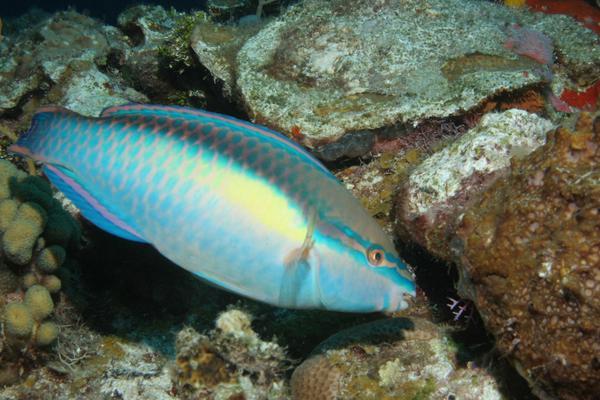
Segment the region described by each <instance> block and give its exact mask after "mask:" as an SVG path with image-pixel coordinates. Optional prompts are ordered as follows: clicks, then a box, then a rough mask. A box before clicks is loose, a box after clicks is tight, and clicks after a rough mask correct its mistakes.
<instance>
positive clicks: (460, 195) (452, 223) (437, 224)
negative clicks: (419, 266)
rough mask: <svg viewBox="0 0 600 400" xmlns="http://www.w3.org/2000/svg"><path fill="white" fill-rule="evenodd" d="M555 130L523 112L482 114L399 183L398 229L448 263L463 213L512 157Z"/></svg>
mask: <svg viewBox="0 0 600 400" xmlns="http://www.w3.org/2000/svg"><path fill="white" fill-rule="evenodd" d="M553 127H554V125H553V124H552V123H551V122H550V121H548V120H546V119H544V118H541V117H539V116H537V115H535V114H531V113H528V112H526V111H523V110H517V109H512V110H507V111H504V112H502V113H489V114H486V115H485V116H484V117H483V118H482V119H481V120H480V122H479V124H478V125H477V126H475V127H474V128H473V129H471V130H469V131H468V132H467V133H465V134H464V135H463V136H461V137H460V138H458V139H456V140H455V141H454V142H453V143H451V144H449V145H448V146H446V147H445V148H444V149H442V150H440V151H438V152H436V153H434V154H433V155H431V156H430V157H428V158H427V159H425V160H424V161H423V162H422V163H421V164H419V165H418V166H417V167H416V168H415V169H414V170H412V171H411V173H410V175H409V176H408V178H407V179H406V180H405V181H404V182H403V184H402V187H401V189H400V191H399V193H398V195H397V208H396V211H397V212H396V228H397V233H398V234H399V236H400V237H402V238H403V239H405V240H409V241H414V242H416V243H418V244H420V245H421V246H423V247H425V248H426V249H427V250H428V251H430V252H431V253H432V254H434V255H436V256H438V257H441V258H443V259H446V260H449V259H451V258H452V254H451V250H450V242H451V240H452V237H453V235H454V232H455V228H456V224H457V223H458V222H460V218H461V217H462V214H463V213H464V211H465V210H466V209H467V208H468V207H469V205H470V204H472V203H473V202H474V201H476V200H477V198H478V196H479V195H480V194H481V193H482V192H483V191H484V190H485V189H486V188H487V187H489V186H490V185H491V184H492V183H493V182H494V181H495V180H496V179H498V178H501V177H502V176H503V175H506V173H507V168H508V167H509V165H510V160H511V158H512V157H517V158H518V157H524V156H526V155H527V154H529V153H530V152H532V151H533V150H535V149H536V148H538V147H539V146H541V145H542V144H544V141H545V138H546V135H545V134H546V132H547V131H549V130H550V129H552V128H553Z"/></svg>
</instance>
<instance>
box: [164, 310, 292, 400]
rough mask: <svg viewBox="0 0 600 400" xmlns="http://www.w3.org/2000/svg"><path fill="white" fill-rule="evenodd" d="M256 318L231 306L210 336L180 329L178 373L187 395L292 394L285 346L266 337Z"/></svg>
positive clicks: (181, 390) (177, 383)
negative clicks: (286, 379)
mask: <svg viewBox="0 0 600 400" xmlns="http://www.w3.org/2000/svg"><path fill="white" fill-rule="evenodd" d="M251 321H252V319H251V316H250V315H249V314H248V313H247V312H245V311H243V310H240V309H230V310H228V311H225V312H223V313H221V314H220V315H219V317H218V318H217V320H216V323H215V325H216V329H214V330H212V331H211V332H209V333H208V334H207V335H203V334H200V333H198V332H196V331H195V330H194V329H192V328H184V329H183V330H181V331H180V332H179V334H178V335H177V342H176V350H177V358H176V362H175V367H174V370H173V372H174V382H175V387H176V388H177V391H178V393H180V394H181V396H182V398H184V399H196V398H287V396H286V395H287V393H285V392H286V389H285V385H284V373H285V371H286V370H287V369H289V364H290V362H289V360H288V359H287V355H286V352H285V349H284V348H283V347H281V346H280V345H278V344H277V343H275V342H270V341H265V340H262V339H260V338H259V337H258V335H257V334H256V332H254V330H253V329H252V326H251ZM235 396H237V397H235Z"/></svg>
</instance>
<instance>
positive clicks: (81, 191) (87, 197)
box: [45, 164, 144, 241]
mask: <svg viewBox="0 0 600 400" xmlns="http://www.w3.org/2000/svg"><path fill="white" fill-rule="evenodd" d="M45 167H46V168H48V169H49V170H50V171H52V173H54V174H56V175H57V176H58V177H59V178H60V179H62V180H63V181H64V182H65V183H66V184H67V185H69V186H70V187H71V188H72V189H73V190H74V191H75V192H76V193H77V194H79V195H80V196H81V197H82V198H83V199H84V200H85V201H86V202H87V203H88V204H89V205H90V206H92V208H93V209H94V210H96V211H97V212H98V213H99V214H100V215H102V217H104V218H105V219H107V220H108V221H110V222H111V223H112V224H114V225H115V226H117V227H119V228H120V229H122V230H124V231H126V232H127V233H129V234H131V235H133V236H135V237H137V238H138V239H140V240H141V241H143V240H144V239H143V238H142V237H141V236H140V234H139V233H137V232H136V231H135V230H134V229H133V228H131V227H130V226H129V225H127V224H126V223H125V222H123V221H122V220H121V219H120V218H118V217H117V216H116V215H114V214H113V213H111V212H110V211H108V210H107V209H106V207H104V206H103V205H102V204H100V203H99V202H98V201H97V200H96V199H95V198H94V197H93V196H92V195H90V194H89V193H88V192H87V191H86V190H85V189H84V188H83V187H82V186H81V185H80V184H79V183H77V182H76V181H75V180H73V179H72V178H69V177H68V176H67V175H65V174H63V173H62V172H61V171H60V170H59V169H58V168H56V167H54V166H52V165H51V164H46V165H45Z"/></svg>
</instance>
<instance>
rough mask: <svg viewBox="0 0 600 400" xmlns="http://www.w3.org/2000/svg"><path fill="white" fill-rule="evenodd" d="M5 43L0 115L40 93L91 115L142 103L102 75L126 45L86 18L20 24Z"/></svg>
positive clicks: (67, 15) (73, 15) (114, 78)
mask: <svg viewBox="0 0 600 400" xmlns="http://www.w3.org/2000/svg"><path fill="white" fill-rule="evenodd" d="M22 18H24V19H26V16H24V17H22ZM16 23H19V22H18V21H17V22H16ZM6 39H7V40H6V42H7V50H8V51H6V52H5V53H4V54H2V58H3V62H1V63H0V115H1V114H4V113H5V112H7V111H9V110H15V109H19V108H20V107H24V105H23V103H26V102H31V101H33V104H36V101H37V99H39V97H40V95H41V96H44V97H46V99H47V101H49V102H51V103H54V104H60V105H64V106H65V107H67V108H70V109H72V110H73V111H77V112H80V113H82V114H86V115H94V116H96V115H97V114H98V113H99V112H100V111H101V110H102V109H103V108H105V107H107V106H111V105H115V104H119V103H126V102H129V101H145V100H147V98H146V96H144V95H142V94H141V93H139V92H136V91H135V90H133V89H132V88H129V87H127V86H126V85H125V84H124V82H123V80H122V78H121V77H120V76H119V75H118V74H110V71H108V70H110V68H107V65H108V64H110V63H111V62H112V59H114V58H118V57H115V55H116V54H124V52H125V50H126V49H127V47H128V46H127V43H126V40H125V38H124V36H123V35H121V34H120V33H119V31H118V30H117V29H116V28H114V27H110V26H105V25H103V24H102V23H101V22H99V21H97V20H95V19H93V18H91V17H88V16H85V15H82V14H79V13H77V12H75V11H72V10H69V11H64V12H58V13H56V14H54V15H52V16H50V17H47V16H44V17H43V18H41V20H39V21H36V23H35V24H33V25H32V26H31V25H28V24H27V23H26V22H25V23H24V24H23V29H22V30H20V31H18V34H15V35H12V36H11V37H9V38H6ZM30 95H31V96H30ZM27 96H30V97H27ZM24 108H26V107H24Z"/></svg>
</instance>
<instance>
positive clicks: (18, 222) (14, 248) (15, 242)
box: [2, 219, 43, 265]
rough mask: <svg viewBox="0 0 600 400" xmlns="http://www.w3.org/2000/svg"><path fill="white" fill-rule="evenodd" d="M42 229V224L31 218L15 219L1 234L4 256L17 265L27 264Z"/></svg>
mask: <svg viewBox="0 0 600 400" xmlns="http://www.w3.org/2000/svg"><path fill="white" fill-rule="evenodd" d="M42 230H43V227H42V226H40V225H39V224H37V223H35V222H32V221H31V220H28V219H15V221H13V223H12V224H11V225H10V226H9V227H8V229H7V230H6V232H4V236H2V250H4V254H5V256H6V258H7V259H8V260H9V261H11V262H12V263H14V264H17V265H26V264H28V263H29V262H30V261H31V258H32V252H33V248H34V246H35V243H36V241H37V238H38V236H39V235H40V234H41V233H42Z"/></svg>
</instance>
